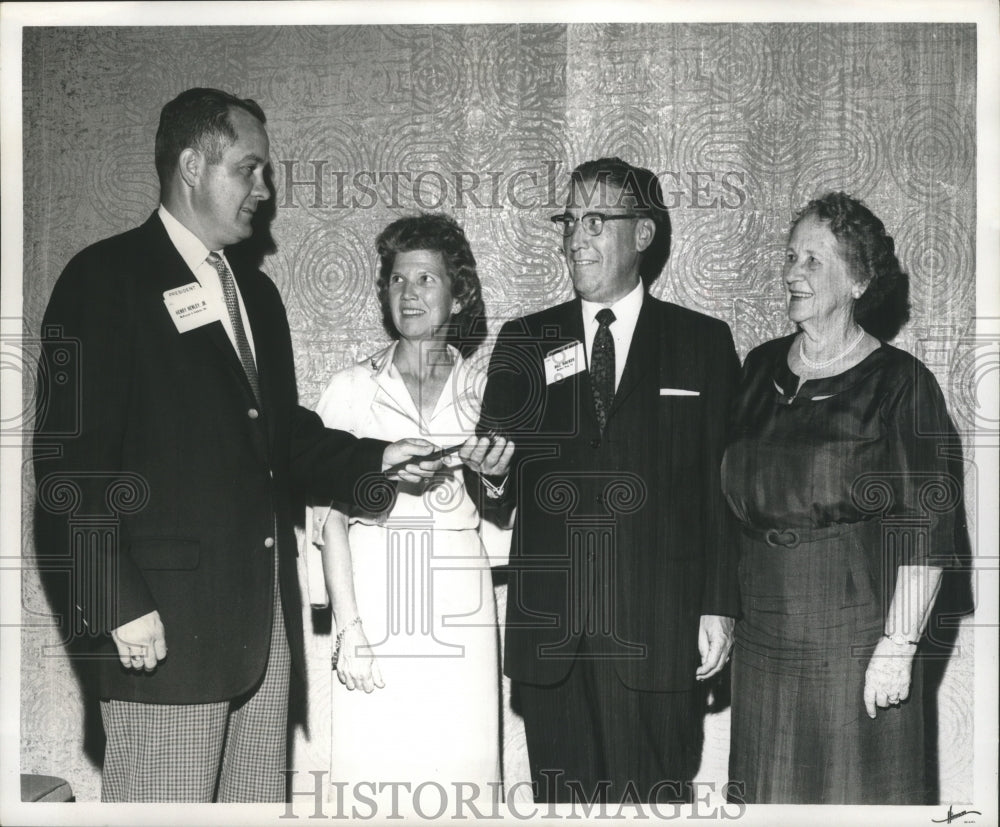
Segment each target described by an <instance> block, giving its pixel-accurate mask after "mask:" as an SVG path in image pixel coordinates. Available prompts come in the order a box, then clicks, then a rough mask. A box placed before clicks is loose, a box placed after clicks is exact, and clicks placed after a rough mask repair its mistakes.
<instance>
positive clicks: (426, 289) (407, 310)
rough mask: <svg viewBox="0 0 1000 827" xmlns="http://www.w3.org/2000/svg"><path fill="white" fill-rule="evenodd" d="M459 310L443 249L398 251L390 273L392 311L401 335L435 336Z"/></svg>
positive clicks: (411, 337)
mask: <svg viewBox="0 0 1000 827" xmlns="http://www.w3.org/2000/svg"><path fill="white" fill-rule="evenodd" d="M457 310H458V308H457V302H456V301H455V299H454V298H453V296H452V294H451V277H450V276H449V275H448V269H447V267H446V266H445V263H444V258H443V257H442V256H441V254H440V253H439V252H437V251H436V250H410V251H408V252H405V253H397V254H396V259H395V261H394V262H393V266H392V272H391V273H390V274H389V312H390V313H391V314H392V323H393V325H394V326H395V328H396V330H397V331H398V332H399V335H400V337H401V338H403V339H406V340H408V341H423V340H426V339H430V338H434V337H436V336H438V335H440V333H441V332H442V331H443V329H444V325H445V324H447V322H448V320H449V319H450V318H451V314H452V313H453V312H457Z"/></svg>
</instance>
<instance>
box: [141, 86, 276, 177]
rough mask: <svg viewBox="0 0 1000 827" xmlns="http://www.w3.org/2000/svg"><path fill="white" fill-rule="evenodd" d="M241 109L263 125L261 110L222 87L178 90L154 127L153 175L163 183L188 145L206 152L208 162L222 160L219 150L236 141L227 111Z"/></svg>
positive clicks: (265, 120)
mask: <svg viewBox="0 0 1000 827" xmlns="http://www.w3.org/2000/svg"><path fill="white" fill-rule="evenodd" d="M234 108H235V109H242V110H244V111H245V112H248V113H250V114H251V115H253V117H255V118H256V119H257V120H258V121H260V122H261V123H262V124H263V123H267V118H266V117H265V116H264V110H263V109H261V108H260V105H259V104H258V103H257V102H256V101H254V100H251V99H250V98H238V97H236V96H235V95H231V94H230V93H229V92H223V91H222V90H221V89H207V88H201V87H199V88H195V89H188V90H187V91H185V92H181V93H180V94H179V95H178V96H177V97H176V98H174V99H173V100H172V101H170V103H168V104H167V105H166V106H164V107H163V109H162V110H160V126H159V128H158V129H157V130H156V153H155V158H156V174H157V175H158V176H159V179H160V186H161V187H164V186H166V184H167V182H168V181H169V180H170V177H171V176H172V175H173V174H174V170H176V169H177V159H178V158H179V157H180V154H181V152H183V151H184V150H185V149H187V148H188V147H191V148H193V149H197V150H198V151H200V152H203V153H205V157H206V158H207V159H208V162H209V163H210V164H217V163H219V162H220V161H221V160H222V153H223V152H225V150H226V148H227V147H229V146H232V145H233V144H234V143H235V142H236V138H237V135H236V128H235V127H234V126H233V122H232V118H231V117H230V112H231V111H232V110H233V109H234Z"/></svg>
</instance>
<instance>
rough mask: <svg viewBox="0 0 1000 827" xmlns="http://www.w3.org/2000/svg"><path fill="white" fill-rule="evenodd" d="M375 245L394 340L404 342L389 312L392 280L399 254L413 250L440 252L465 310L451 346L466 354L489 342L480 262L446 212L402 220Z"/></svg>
mask: <svg viewBox="0 0 1000 827" xmlns="http://www.w3.org/2000/svg"><path fill="white" fill-rule="evenodd" d="M375 247H376V249H377V250H378V255H379V259H380V263H379V271H378V277H377V279H376V282H375V286H376V289H377V291H378V300H379V303H380V304H381V306H382V325H383V326H384V327H385V329H386V332H387V333H388V334H389V335H390V336H391V337H392V338H393V339H398V338H399V331H397V330H396V326H395V325H394V324H393V323H392V313H391V312H390V310H389V276H390V275H391V274H392V268H393V266H394V265H395V263H396V256H397V255H398V254H399V253H409V252H412V251H414V250H430V251H432V252H436V253H440V254H441V258H442V259H443V260H444V266H445V271H446V272H447V273H448V277H449V278H450V279H451V295H452V297H453V298H454V299H455V300H457V301H458V303H459V304H461V305H462V309H461V310H460V311H459V312H458V313H456V314H455V315H454V316H453V317H452V320H451V322H452V323H451V326H450V329H449V331H448V344H450V345H454V346H455V347H456V348H458V350H459V352H460V353H461V354H462V356H469V355H471V354H472V353H473V352H475V350H476V348H478V347H479V345H480V344H482V342H483V340H484V339H485V338H486V309H485V306H484V305H483V293H482V286H481V285H480V283H479V274H478V273H477V272H476V258H475V256H473V254H472V248H471V247H470V246H469V241H468V239H467V238H466V237H465V233H464V232H463V230H462V228H461V227H460V226H459V224H458V222H456V221H455V219H454V218H452V217H451V216H450V215H446V214H444V213H420V214H419V215H412V216H406V217H404V218H399V219H397V220H396V221H393V222H392V223H391V224H390V225H389V226H388V227H386V228H385V229H384V230H382V232H381V233H379V236H378V238H377V239H376V241H375Z"/></svg>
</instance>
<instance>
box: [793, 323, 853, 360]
mask: <svg viewBox="0 0 1000 827" xmlns="http://www.w3.org/2000/svg"><path fill="white" fill-rule="evenodd" d="M805 338H806V337H805V334H803V335H802V338H801V339H799V358H800V359H801V360H802V364H803V365H805V366H806V367H807V368H812V369H813V370H822V369H823V368H828V367H830V365H832V364H833V363H834V362H839V361H840V360H841V359H843V358H844V357H845V356H847V355H848V354H850V353H851V352H852V351H853V350H854V348H856V347H857V346H858V345H860V344H861V340H862V339H864V338H865V331H864V328H861V327H859V328H858V335H857V336H855V337H854V341H853V342H851V343H850V344H849V345H848V346H847V349H846V350H844V351H842V352H840V353H838V354H837V355H836V356H834V357H833V358H832V359H827V360H826V361H825V362H814V361H813V360H812V359H810V358H809V357H808V356H806V349H805V344H804V342H805Z"/></svg>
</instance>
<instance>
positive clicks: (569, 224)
mask: <svg viewBox="0 0 1000 827" xmlns="http://www.w3.org/2000/svg"><path fill="white" fill-rule="evenodd" d="M623 218H642V216H641V215H639V214H638V213H632V212H630V213H620V214H618V215H605V214H604V213H599V212H589V213H586V214H584V215H582V216H580V218H579V221H580V223H581V224H583V229H584V231H585V232H586V233H587V235H600V234H601V232H602V231H603V230H604V222H605V221H617V220H619V219H623ZM551 220H552V223H553V224H561V225H562V233H563V236H565V237H567V238H568V237H569V236H571V235H573V233H574V232H575V231H576V222H577V219H576V218H574V217H573V216H572V215H570V214H569V213H560V214H559V215H554V216H552V219H551Z"/></svg>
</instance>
